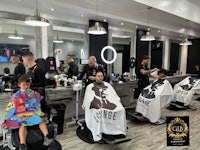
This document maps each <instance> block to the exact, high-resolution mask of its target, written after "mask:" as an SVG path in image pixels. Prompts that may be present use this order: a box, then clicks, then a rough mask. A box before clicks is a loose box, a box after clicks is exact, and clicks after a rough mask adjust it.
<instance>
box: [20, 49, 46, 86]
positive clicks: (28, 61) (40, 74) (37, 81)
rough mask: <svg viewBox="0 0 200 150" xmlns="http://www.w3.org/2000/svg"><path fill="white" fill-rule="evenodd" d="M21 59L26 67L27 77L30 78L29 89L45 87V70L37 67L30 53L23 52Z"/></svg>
mask: <svg viewBox="0 0 200 150" xmlns="http://www.w3.org/2000/svg"><path fill="white" fill-rule="evenodd" d="M22 59H23V62H24V64H25V66H27V67H28V72H27V75H28V76H29V77H30V78H31V87H45V86H46V78H45V73H46V72H45V70H43V69H42V68H41V67H40V66H38V65H37V63H36V62H35V59H34V55H33V53H31V52H24V53H23V54H22Z"/></svg>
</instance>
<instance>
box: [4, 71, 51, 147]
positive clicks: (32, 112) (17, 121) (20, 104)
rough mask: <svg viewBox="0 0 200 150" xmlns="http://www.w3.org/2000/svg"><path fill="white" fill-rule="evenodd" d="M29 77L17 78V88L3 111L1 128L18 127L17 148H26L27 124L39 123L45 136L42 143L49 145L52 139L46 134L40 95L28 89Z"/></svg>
mask: <svg viewBox="0 0 200 150" xmlns="http://www.w3.org/2000/svg"><path fill="white" fill-rule="evenodd" d="M30 84H31V83H30V79H29V77H28V75H25V74H24V75H22V76H20V78H19V79H18V86H19V87H20V90H18V91H17V92H16V93H15V94H13V95H12V96H11V98H10V100H9V103H8V105H7V107H6V109H5V112H4V120H5V121H4V123H3V124H2V127H3V128H7V129H17V128H19V139H20V146H19V148H18V149H20V150H26V149H27V146H26V137H27V126H33V125H37V124H38V125H39V128H40V130H41V132H42V133H43V135H44V136H45V142H44V145H49V144H50V143H51V142H52V141H53V139H51V137H50V136H49V134H48V129H47V126H46V123H45V122H44V121H43V118H42V117H43V116H44V113H43V112H42V111H41V108H40V100H41V99H42V96H41V95H40V94H39V93H38V92H36V91H33V90H31V89H30Z"/></svg>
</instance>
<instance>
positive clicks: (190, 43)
mask: <svg viewBox="0 0 200 150" xmlns="http://www.w3.org/2000/svg"><path fill="white" fill-rule="evenodd" d="M188 22H189V20H186V23H187V28H188ZM187 28H186V29H185V39H184V40H183V41H181V43H179V45H187V46H188V45H192V42H191V41H188V39H187V36H188V35H187Z"/></svg>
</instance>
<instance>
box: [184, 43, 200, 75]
mask: <svg viewBox="0 0 200 150" xmlns="http://www.w3.org/2000/svg"><path fill="white" fill-rule="evenodd" d="M190 41H192V43H193V44H192V45H190V46H188V57H187V73H196V71H195V65H200V39H194V40H190Z"/></svg>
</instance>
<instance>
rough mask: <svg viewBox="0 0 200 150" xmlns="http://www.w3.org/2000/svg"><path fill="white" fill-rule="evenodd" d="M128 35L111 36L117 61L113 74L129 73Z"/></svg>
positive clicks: (129, 38)
mask: <svg viewBox="0 0 200 150" xmlns="http://www.w3.org/2000/svg"><path fill="white" fill-rule="evenodd" d="M130 41H131V36H130V35H123V34H120V35H119V34H113V35H112V42H113V47H114V48H115V49H116V51H117V59H116V61H115V62H114V66H113V72H114V73H115V74H123V73H124V72H129V61H128V60H129V58H130Z"/></svg>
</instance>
